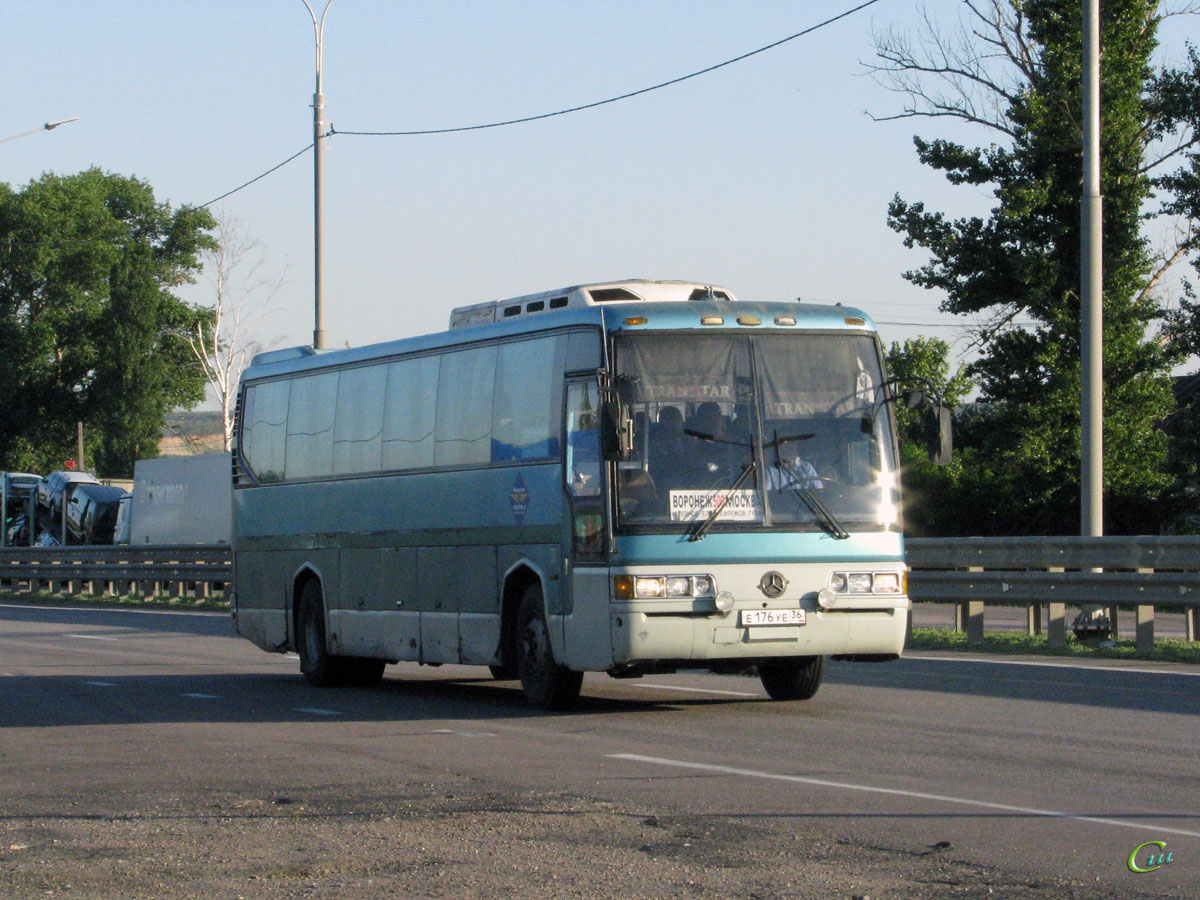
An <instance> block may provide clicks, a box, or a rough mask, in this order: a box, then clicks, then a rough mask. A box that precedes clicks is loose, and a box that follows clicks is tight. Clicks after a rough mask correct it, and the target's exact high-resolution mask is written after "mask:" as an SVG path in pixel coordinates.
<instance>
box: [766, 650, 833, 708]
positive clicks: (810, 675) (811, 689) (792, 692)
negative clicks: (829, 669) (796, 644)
mask: <svg viewBox="0 0 1200 900" xmlns="http://www.w3.org/2000/svg"><path fill="white" fill-rule="evenodd" d="M824 675H825V657H823V656H797V657H792V658H788V659H772V660H769V661H767V662H762V663H759V666H758V677H759V679H760V680H761V681H762V686H763V687H764V688H765V689H766V691H767V696H769V697H770V698H771V699H772V700H809V699H811V698H812V696H813V695H814V694H816V692H817V688H819V687H820V686H821V678H822V677H823V676H824Z"/></svg>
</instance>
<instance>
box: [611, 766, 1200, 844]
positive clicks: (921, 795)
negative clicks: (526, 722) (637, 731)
mask: <svg viewBox="0 0 1200 900" xmlns="http://www.w3.org/2000/svg"><path fill="white" fill-rule="evenodd" d="M608 757H609V758H610V759H623V760H628V761H629V762H641V763H648V764H650V765H655V766H670V767H673V768H676V769H692V770H695V771H699V772H713V773H715V774H718V775H738V776H741V777H743V778H763V779H766V780H769V781H787V782H791V783H793V784H811V785H814V786H815V787H827V788H836V789H838V790H843V791H863V792H865V793H871V794H888V795H890V796H893V797H911V798H913V799H916V800H935V801H937V802H939V803H953V804H956V805H958V806H974V807H978V808H981V809H994V810H996V811H997V812H1009V813H1021V814H1023V815H1027V816H1043V817H1045V818H1048V819H1070V820H1072V821H1075V822H1091V823H1093V824H1096V825H1113V826H1116V827H1118V828H1136V829H1139V830H1141V831H1147V830H1150V831H1154V832H1155V833H1156V834H1157V833H1159V832H1162V833H1164V834H1178V835H1183V836H1184V837H1200V831H1187V830H1186V829H1183V828H1165V827H1163V826H1160V825H1153V824H1151V823H1149V822H1132V821H1128V820H1126V819H1108V818H1103V817H1099V816H1080V815H1076V814H1075V813H1065V812H1059V811H1057V810H1052V809H1037V808H1035V807H1031V806H1012V805H1010V804H1007V803H989V802H988V801H986V800H971V799H969V798H966V797H950V796H948V795H946V794H927V793H925V792H923V791H904V790H899V789H897V788H883V787H873V786H871V785H866V784H850V783H848V782H844V781H827V780H826V779H824V778H806V777H804V776H801V775H780V774H778V773H775V772H759V771H756V770H754V769H737V768H734V767H733V766H716V765H710V764H708V763H694V762H687V761H685V760H679V759H663V758H661V757H658V756H641V755H639V754H636V753H609V754H608Z"/></svg>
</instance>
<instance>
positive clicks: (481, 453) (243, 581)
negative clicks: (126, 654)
mask: <svg viewBox="0 0 1200 900" xmlns="http://www.w3.org/2000/svg"><path fill="white" fill-rule="evenodd" d="M896 400H903V401H904V402H907V403H909V405H913V404H914V403H917V402H919V400H920V394H919V392H917V391H901V390H900V389H899V387H898V386H897V385H895V384H894V383H893V382H891V381H889V380H888V379H887V378H886V375H885V373H884V370H883V366H882V362H881V349H880V344H879V340H878V338H877V336H876V333H875V330H874V327H873V325H872V323H871V322H870V320H869V319H868V318H867V317H866V316H865V315H864V314H863V313H861V312H859V311H858V310H855V309H850V308H847V307H842V306H821V305H813V304H807V303H799V302H784V303H748V302H740V301H737V300H736V299H735V298H734V297H733V295H732V294H730V293H729V292H728V291H726V290H725V289H723V288H719V287H714V286H710V285H704V284H692V283H683V282H656V281H624V282H612V283H605V284H592V285H582V286H577V287H572V288H566V289H563V290H559V291H549V292H545V293H542V294H535V295H530V296H527V297H518V298H514V299H512V300H504V301H499V302H494V303H485V304H479V305H476V306H470V307H464V308H462V309H458V310H455V311H454V312H453V314H452V317H451V327H450V330H449V331H447V332H444V333H441V334H435V335H430V336H426V337H418V338H411V339H406V340H399V341H394V342H390V343H382V344H375V345H373V346H369V347H360V348H357V349H347V350H335V351H319V352H318V351H313V350H312V349H311V348H307V347H301V348H296V349H292V350H280V351H274V352H269V353H263V354H260V355H259V356H258V357H256V358H255V360H254V362H253V364H252V365H251V366H250V367H249V368H248V369H247V370H246V372H245V374H244V375H243V376H242V382H241V387H240V394H239V398H238V421H237V449H236V452H235V454H234V468H235V471H234V489H233V498H234V540H233V561H234V583H235V585H236V592H235V594H234V596H233V600H232V614H233V618H234V621H235V624H236V628H237V631H238V632H239V633H240V634H241V635H243V636H244V637H246V638H248V639H249V640H251V641H253V642H254V643H255V644H257V645H258V646H259V647H262V648H263V649H265V650H270V651H275V652H285V651H288V650H295V651H297V652H298V653H299V656H300V667H301V670H302V672H303V673H304V675H305V676H306V677H307V678H308V680H309V681H311V682H312V683H314V684H317V685H326V684H338V683H347V682H369V681H373V680H376V679H378V678H380V677H381V675H382V673H383V669H384V666H385V665H387V664H388V663H394V662H399V661H402V660H410V661H417V662H420V663H425V664H433V665H436V664H441V663H467V664H477V665H482V666H489V667H490V668H491V671H492V673H493V674H494V675H495V676H496V677H497V678H505V679H507V678H519V679H520V682H521V686H522V689H523V690H524V693H525V695H526V697H527V698H528V700H529V702H530V703H532V704H534V705H536V706H539V707H545V708H551V707H562V706H567V705H570V704H571V703H572V702H573V701H574V700H575V699H576V698H577V697H578V694H579V691H580V686H581V682H582V678H583V673H584V672H607V673H608V674H609V675H611V676H613V677H617V678H623V677H637V676H640V675H643V674H647V673H659V672H669V671H673V670H676V669H682V668H689V669H694V668H707V669H712V670H714V671H718V672H721V671H739V670H745V669H748V668H749V667H751V666H756V667H757V670H758V673H759V676H760V678H761V679H762V683H763V685H764V687H765V689H766V691H767V693H768V694H769V695H770V696H771V697H772V698H775V699H777V700H790V699H807V698H809V697H811V696H812V695H813V694H814V693H815V692H816V690H817V687H818V686H819V684H820V681H821V677H822V673H823V670H824V660H825V657H827V656H834V657H843V658H851V659H858V660H870V661H880V660H888V659H895V658H896V657H897V656H898V655H899V654H900V652H901V650H902V648H903V645H904V637H905V626H906V624H907V620H908V611H909V608H910V602H909V599H908V597H907V595H906V580H905V572H906V569H905V565H904V550H903V543H902V536H901V526H900V508H899V506H900V500H899V485H898V483H897V454H896V441H895V431H894V427H893V417H892V414H891V405H892V403H893V402H894V401H896ZM939 412H940V410H939ZM943 419H944V417H943Z"/></svg>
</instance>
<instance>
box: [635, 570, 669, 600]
mask: <svg viewBox="0 0 1200 900" xmlns="http://www.w3.org/2000/svg"><path fill="white" fill-rule="evenodd" d="M633 596H635V597H637V598H638V599H639V600H657V599H658V598H659V597H665V596H667V579H665V578H663V577H662V576H661V575H651V576H649V577H647V576H645V575H639V576H637V577H636V578H634V579H633Z"/></svg>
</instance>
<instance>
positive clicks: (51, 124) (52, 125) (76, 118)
mask: <svg viewBox="0 0 1200 900" xmlns="http://www.w3.org/2000/svg"><path fill="white" fill-rule="evenodd" d="M78 121H79V116H71V117H70V118H69V119H55V120H54V121H53V122H47V123H46V124H45V125H43V126H42V127H43V128H44V129H46V130H47V131H51V130H53V129H55V128H57V127H58V126H59V125H66V124H67V123H68V122H78Z"/></svg>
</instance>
